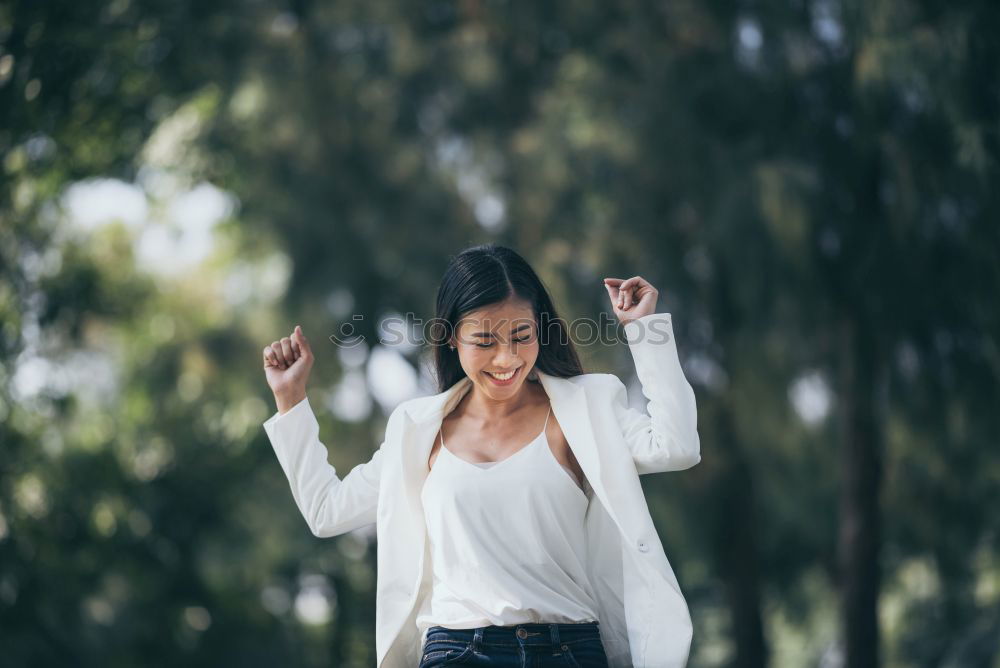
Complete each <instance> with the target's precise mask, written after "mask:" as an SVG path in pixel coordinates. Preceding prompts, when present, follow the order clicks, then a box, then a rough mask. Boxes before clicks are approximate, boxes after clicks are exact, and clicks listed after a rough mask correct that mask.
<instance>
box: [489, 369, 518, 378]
mask: <svg viewBox="0 0 1000 668" xmlns="http://www.w3.org/2000/svg"><path fill="white" fill-rule="evenodd" d="M486 373H489V374H490V375H491V376H493V377H494V378H496V379H497V380H510V379H511V378H512V377H513V376H514V374H515V373H517V369H514V370H513V371H510V372H508V373H502V374H501V373H490V372H489V371H487V372H486Z"/></svg>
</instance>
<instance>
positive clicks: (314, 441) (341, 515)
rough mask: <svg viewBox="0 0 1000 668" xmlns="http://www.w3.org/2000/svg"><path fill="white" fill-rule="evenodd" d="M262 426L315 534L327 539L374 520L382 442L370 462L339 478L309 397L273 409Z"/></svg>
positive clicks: (303, 515)
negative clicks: (276, 410)
mask: <svg viewBox="0 0 1000 668" xmlns="http://www.w3.org/2000/svg"><path fill="white" fill-rule="evenodd" d="M264 430H265V431H266V432H267V437H268V438H269V439H270V440H271V447H272V448H274V454H276V455H277V456H278V463H279V464H281V468H282V470H284V472H285V477H287V478H288V484H289V486H290V487H291V489H292V497H293V498H294V499H295V504H296V505H297V506H298V507H299V512H301V513H302V517H304V518H305V520H306V524H308V525H309V529H310V530H311V531H312V532H313V534H315V535H316V536H319V537H321V538H326V537H329V536H336V535H339V534H342V533H345V532H347V531H352V530H354V529H357V528H360V527H363V526H366V525H369V524H374V523H375V518H376V512H377V509H378V489H379V480H380V478H381V477H382V448H381V446H380V447H379V449H378V450H376V451H375V454H374V455H372V458H371V459H370V460H369V461H367V462H365V463H363V464H358V465H357V466H355V467H354V468H352V469H351V470H350V471H349V472H348V474H347V475H346V476H345V477H344V479H343V480H341V479H340V478H339V477H337V470H336V468H334V467H333V466H332V465H331V464H330V463H329V462H328V460H327V449H326V447H325V446H324V445H323V443H322V442H321V441H320V440H319V423H317V422H316V417H315V415H314V414H313V412H312V407H311V406H310V405H309V399H308V398H304V399H302V401H300V402H299V403H298V404H296V405H295V406H294V407H292V408H291V409H290V410H288V412H286V413H285V414H283V415H282V414H281V413H275V414H274V415H273V416H271V418H270V419H269V420H268V421H267V422H265V423H264ZM383 445H384V443H383Z"/></svg>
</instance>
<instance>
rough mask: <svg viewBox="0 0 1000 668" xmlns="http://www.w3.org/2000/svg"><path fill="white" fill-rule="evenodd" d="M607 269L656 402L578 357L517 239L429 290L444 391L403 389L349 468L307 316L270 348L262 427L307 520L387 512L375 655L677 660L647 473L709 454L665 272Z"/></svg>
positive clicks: (503, 661)
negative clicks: (662, 287)
mask: <svg viewBox="0 0 1000 668" xmlns="http://www.w3.org/2000/svg"><path fill="white" fill-rule="evenodd" d="M604 285H605V288H606V289H607V292H608V295H609V298H610V299H611V303H612V307H613V309H614V312H615V315H616V316H617V317H618V319H619V320H620V321H621V322H622V323H623V324H624V325H625V333H626V337H627V339H628V341H629V347H630V350H631V351H632V354H633V358H634V359H635V361H636V371H637V374H638V376H639V380H640V382H641V384H642V388H643V393H644V394H645V395H646V398H647V399H648V400H649V403H648V406H647V407H648V409H649V414H648V415H647V414H645V413H643V412H642V411H639V410H637V409H634V408H630V407H629V406H628V402H627V399H626V395H625V388H624V385H623V384H622V383H621V381H620V380H618V378H617V377H615V376H613V375H610V374H586V373H583V370H582V368H581V365H580V362H579V358H578V357H577V354H576V351H575V350H574V348H573V345H572V342H571V341H570V340H569V337H568V335H567V332H566V329H565V326H564V324H563V323H562V321H561V320H559V318H558V317H557V316H556V312H555V309H554V307H553V306H552V303H551V301H550V299H549V296H548V294H547V292H546V290H545V288H544V287H543V286H542V283H541V281H540V280H539V279H538V277H537V276H536V275H535V273H534V271H532V269H531V268H530V267H529V266H528V264H527V263H526V262H525V261H524V260H523V259H522V258H521V257H520V256H519V255H517V254H516V253H515V252H514V251H512V250H510V249H507V248H504V247H501V246H496V245H493V244H489V245H485V246H477V247H474V248H470V249H467V250H465V251H463V252H462V253H460V254H459V255H458V256H456V257H455V258H454V260H453V261H452V263H451V264H450V266H449V267H448V269H447V271H446V273H445V276H444V278H443V279H442V282H441V286H440V288H439V290H438V297H437V318H436V320H435V322H436V323H439V324H441V325H442V327H443V332H442V334H443V335H442V336H441V337H440V338H437V337H436V338H437V340H438V341H441V342H445V343H446V345H437V346H436V348H435V350H434V356H435V357H434V359H435V365H436V371H437V377H438V382H439V385H440V390H441V391H440V392H439V393H438V394H437V395H434V396H432V397H421V398H418V399H412V400H410V401H407V402H404V403H403V404H402V405H400V406H399V407H397V408H396V410H394V411H393V413H392V415H390V417H389V421H388V423H387V426H386V437H385V440H384V442H383V443H382V445H381V447H380V448H379V449H378V451H376V453H375V454H374V455H373V457H372V459H371V460H370V461H369V462H367V463H365V464H361V465H358V466H356V467H355V468H354V469H352V470H351V471H350V473H348V475H347V476H346V477H345V478H344V479H343V480H341V479H340V478H338V477H337V475H336V471H335V469H334V468H333V467H332V466H330V465H329V464H328V463H327V452H326V449H325V447H324V446H323V445H322V443H321V442H320V441H319V439H318V426H317V424H316V420H315V417H314V416H313V414H312V412H311V409H310V406H309V402H308V399H307V398H306V393H305V385H306V380H307V379H308V375H309V371H310V369H311V366H312V362H313V354H312V350H311V348H310V345H309V343H308V341H307V339H306V338H305V336H304V335H303V333H302V330H301V328H299V327H296V329H295V331H294V332H293V333H292V335H291V336H290V337H286V338H284V339H281V340H280V341H275V342H274V343H272V344H270V345H268V346H266V347H265V348H264V364H265V371H266V375H267V380H268V384H269V385H270V387H271V389H272V391H273V392H274V396H275V401H276V403H277V408H278V412H277V413H276V414H275V415H274V416H272V417H271V418H270V419H269V420H268V421H267V422H266V423H265V425H264V426H265V429H266V431H267V433H268V436H269V438H270V440H271V443H272V446H273V447H274V450H275V453H276V454H277V456H278V460H279V462H280V464H281V466H282V468H283V470H284V471H285V474H286V475H287V477H288V479H289V483H290V485H291V489H292V494H293V496H294V498H295V501H296V503H297V504H298V507H299V509H300V511H301V512H302V514H303V516H304V517H305V518H306V521H307V523H308V524H309V526H310V528H311V529H312V531H313V533H314V534H316V535H318V536H332V535H337V534H340V533H343V532H345V531H350V530H352V529H355V528H358V527H361V526H364V525H366V524H370V523H372V522H375V523H376V524H377V532H378V540H379V550H378V586H377V594H378V599H377V605H376V644H377V646H378V647H377V655H378V666H380V667H381V666H392V667H393V668H395V667H397V666H398V667H399V668H403V667H404V666H406V667H408V668H412V667H413V666H419V668H429V667H431V666H440V665H455V666H458V665H462V666H524V667H526V666H529V665H530V666H540V667H541V666H578V667H580V668H588V667H590V666H594V667H597V666H614V667H615V668H618V667H619V666H633V665H635V666H657V667H659V666H678V667H680V666H683V665H685V663H686V661H687V655H688V651H689V648H690V641H691V621H690V616H689V614H688V610H687V605H686V603H685V601H684V597H683V595H682V594H681V592H680V588H679V586H678V584H677V580H676V578H675V576H674V574H673V571H672V569H671V567H670V565H669V562H668V561H667V559H666V556H665V554H664V552H663V549H662V545H661V544H660V542H659V539H658V538H657V536H656V531H655V528H654V527H653V524H652V520H651V519H650V516H649V511H648V508H647V507H646V505H645V499H644V497H643V494H642V488H641V485H640V484H639V480H638V475H639V474H642V473H654V472H660V471H672V470H681V469H686V468H690V467H691V466H693V465H695V464H697V463H698V461H700V442H699V438H698V433H697V426H696V422H697V415H696V407H695V401H694V393H693V391H692V389H691V386H690V384H689V383H688V382H687V380H686V379H685V378H684V374H683V372H682V370H681V368H680V364H679V360H678V357H677V351H676V347H675V345H674V341H673V333H672V330H671V322H670V315H669V314H657V313H656V311H655V309H656V300H657V296H658V292H657V290H656V289H655V288H654V287H653V286H652V285H650V283H649V282H648V281H646V280H644V279H642V278H641V277H639V276H636V277H633V278H630V279H628V280H622V279H616V278H607V279H605V280H604ZM647 330H648V331H647Z"/></svg>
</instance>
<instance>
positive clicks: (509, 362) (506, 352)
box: [493, 346, 517, 369]
mask: <svg viewBox="0 0 1000 668" xmlns="http://www.w3.org/2000/svg"><path fill="white" fill-rule="evenodd" d="M493 364H494V366H496V367H498V368H501V369H506V368H507V367H515V366H517V353H515V352H514V351H513V350H512V349H511V348H510V347H508V346H497V354H496V355H494V356H493Z"/></svg>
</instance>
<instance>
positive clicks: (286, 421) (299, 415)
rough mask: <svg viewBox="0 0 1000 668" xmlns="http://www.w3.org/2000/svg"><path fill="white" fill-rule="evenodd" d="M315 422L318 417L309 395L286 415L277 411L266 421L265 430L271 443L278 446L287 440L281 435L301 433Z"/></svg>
mask: <svg viewBox="0 0 1000 668" xmlns="http://www.w3.org/2000/svg"><path fill="white" fill-rule="evenodd" d="M314 422H316V417H315V416H314V415H313V411H312V406H310V404H309V397H305V398H304V399H302V401H300V402H299V403H297V404H295V405H294V406H292V407H291V408H290V409H288V411H287V412H285V414H284V415H282V414H281V413H280V412H278V411H275V413H274V415H272V416H271V417H269V418H268V419H267V421H266V422H264V431H265V432H267V436H268V438H269V439H270V440H271V443H272V444H273V445H274V446H275V447H276V448H277V446H278V445H279V444H280V443H283V442H285V441H286V440H287V439H286V438H280V437H281V436H290V435H293V434H297V433H300V432H301V431H302V429H303V427H311V426H312V423H314Z"/></svg>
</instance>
